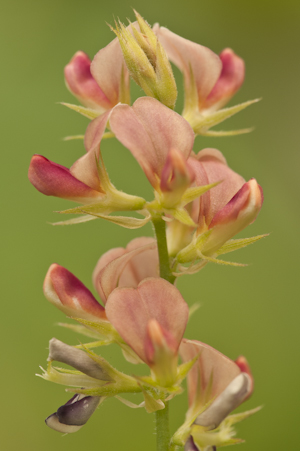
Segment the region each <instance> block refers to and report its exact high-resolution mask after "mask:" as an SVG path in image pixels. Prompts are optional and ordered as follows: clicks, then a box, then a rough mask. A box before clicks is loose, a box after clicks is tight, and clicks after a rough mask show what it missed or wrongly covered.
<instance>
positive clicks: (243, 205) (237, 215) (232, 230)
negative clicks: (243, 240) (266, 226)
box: [201, 179, 263, 255]
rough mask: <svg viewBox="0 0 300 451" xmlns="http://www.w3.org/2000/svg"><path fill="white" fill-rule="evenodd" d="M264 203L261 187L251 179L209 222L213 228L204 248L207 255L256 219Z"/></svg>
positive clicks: (210, 227) (203, 250)
mask: <svg viewBox="0 0 300 451" xmlns="http://www.w3.org/2000/svg"><path fill="white" fill-rule="evenodd" d="M262 203H263V193H262V189H261V187H260V186H259V185H258V183H257V181H256V180H255V179H251V180H249V182H247V183H245V184H244V185H243V186H242V188H241V189H240V190H239V191H238V192H237V193H236V194H235V195H234V196H233V198H232V199H231V200H230V201H229V202H228V204H226V205H225V207H223V208H222V209H221V210H219V211H218V212H217V213H216V215H215V216H214V217H213V219H212V221H211V223H210V224H209V229H212V233H211V234H210V236H209V238H208V240H207V241H206V243H205V245H204V247H203V248H202V250H201V251H202V253H203V254H206V255H210V254H213V253H214V252H216V251H217V250H218V249H219V248H220V247H221V246H222V245H223V244H224V243H225V242H226V241H227V240H229V239H230V238H232V237H233V236H234V235H236V234H237V233H239V232H240V231H241V230H243V229H244V228H245V227H247V226H248V225H249V224H252V222H254V221H255V219H256V217H257V215H258V213H259V211H260V209H261V207H262Z"/></svg>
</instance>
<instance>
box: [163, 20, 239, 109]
mask: <svg viewBox="0 0 300 451" xmlns="http://www.w3.org/2000/svg"><path fill="white" fill-rule="evenodd" d="M155 31H156V33H157V35H158V37H159V39H160V41H161V43H162V44H163V46H164V48H165V50H166V51H167V55H168V57H169V59H170V60H171V61H172V62H173V63H174V64H175V65H176V66H177V67H178V68H179V69H180V70H181V71H182V72H183V76H184V86H185V95H186V98H185V109H188V108H191V109H196V110H198V111H199V112H205V111H206V110H210V111H215V110H217V109H219V108H221V107H222V106H223V105H225V104H226V103H227V102H228V101H229V100H230V98H231V97H232V96H233V95H234V94H235V93H236V91H237V90H238V89H239V88H240V87H241V85H242V83H243V81H244V75H245V66H244V62H243V60H242V59H241V58H240V57H238V56H237V55H236V54H235V53H234V52H233V51H232V50H231V49H225V50H223V51H222V52H221V54H220V55H219V56H217V55H216V54H215V53H213V52H212V51H211V50H210V49H208V48H207V47H204V46H203V45H200V44H196V43H195V42H192V41H189V40H188V39H185V38H182V37H181V36H178V35H176V34H175V33H172V32H171V31H170V30H168V29H167V28H164V27H158V26H157V27H156V29H155Z"/></svg>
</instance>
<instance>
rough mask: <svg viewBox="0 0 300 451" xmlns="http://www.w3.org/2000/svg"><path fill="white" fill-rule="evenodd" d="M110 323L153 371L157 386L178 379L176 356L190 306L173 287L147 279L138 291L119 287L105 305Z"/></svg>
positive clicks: (157, 280) (163, 281) (159, 280)
mask: <svg viewBox="0 0 300 451" xmlns="http://www.w3.org/2000/svg"><path fill="white" fill-rule="evenodd" d="M105 308H106V314H107V317H108V319H109V321H110V322H111V323H112V325H113V326H114V327H115V329H116V330H117V332H118V333H119V334H120V335H121V337H122V338H123V340H124V341H125V342H126V343H127V344H128V345H129V346H130V347H131V348H132V349H133V350H134V352H135V353H136V354H137V355H138V356H139V357H140V359H141V360H142V361H144V362H145V363H146V364H147V365H148V366H149V367H150V368H151V369H152V371H153V373H154V375H155V379H156V381H157V383H159V384H160V385H162V386H168V385H172V384H174V383H175V382H176V380H177V353H178V348H179V345H180V342H181V339H182V337H183V334H184V331H185V328H186V324H187V321H188V306H187V304H186V302H185V301H184V300H183V298H182V296H181V294H180V292H179V291H178V290H177V288H175V287H174V285H172V284H170V283H169V282H167V281H165V280H164V279H160V278H148V279H145V280H143V281H142V282H140V284H139V285H138V286H137V288H116V289H115V290H114V291H113V292H112V293H111V294H110V296H109V297H108V299H107V302H106V306H105Z"/></svg>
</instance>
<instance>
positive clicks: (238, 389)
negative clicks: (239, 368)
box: [195, 373, 252, 429]
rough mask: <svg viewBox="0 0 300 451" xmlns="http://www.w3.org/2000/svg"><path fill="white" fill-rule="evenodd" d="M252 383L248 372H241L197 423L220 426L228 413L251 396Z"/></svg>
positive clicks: (205, 425)
mask: <svg viewBox="0 0 300 451" xmlns="http://www.w3.org/2000/svg"><path fill="white" fill-rule="evenodd" d="M251 385H252V382H251V379H250V377H249V376H248V374H246V373H241V374H239V375H238V376H236V378H235V379H234V380H233V381H231V382H230V384H229V385H228V386H227V387H226V388H225V390H224V391H223V392H222V393H221V394H220V395H219V396H218V397H217V399H216V400H215V401H213V403H212V404H210V405H209V406H208V408H207V409H206V410H205V411H204V412H203V413H201V414H200V415H199V416H198V417H197V419H196V421H195V423H196V424H198V425H200V426H203V427H206V428H209V429H215V428H216V427H218V426H219V424H220V423H221V422H222V421H223V420H224V419H225V418H226V417H227V415H229V414H230V413H231V412H232V411H233V410H234V409H236V408H237V407H238V406H239V405H240V404H241V403H242V402H243V401H244V400H245V399H246V398H247V397H248V396H249V393H250V392H251Z"/></svg>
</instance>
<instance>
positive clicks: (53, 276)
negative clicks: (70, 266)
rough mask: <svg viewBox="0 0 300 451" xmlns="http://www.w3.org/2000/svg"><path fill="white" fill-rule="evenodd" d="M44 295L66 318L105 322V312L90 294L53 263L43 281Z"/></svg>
mask: <svg viewBox="0 0 300 451" xmlns="http://www.w3.org/2000/svg"><path fill="white" fill-rule="evenodd" d="M43 289H44V294H45V296H46V298H47V299H48V301H49V302H51V303H52V304H53V305H55V306H56V307H57V308H59V309H60V310H61V311H62V312H64V313H65V314H66V315H67V316H71V317H75V318H82V319H86V320H89V321H97V320H99V319H100V320H105V319H106V315H105V310H104V307H102V305H100V304H99V302H98V301H97V300H96V299H95V298H94V296H93V295H92V293H91V292H90V291H89V290H88V289H87V288H86V286H85V285H83V283H82V282H80V280H79V279H77V277H75V276H74V275H73V274H72V273H71V272H70V271H68V270H67V269H66V268H63V267H62V266H60V265H57V264H56V263H54V264H53V265H51V266H50V268H49V270H48V272H47V275H46V278H45V281H44V287H43Z"/></svg>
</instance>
